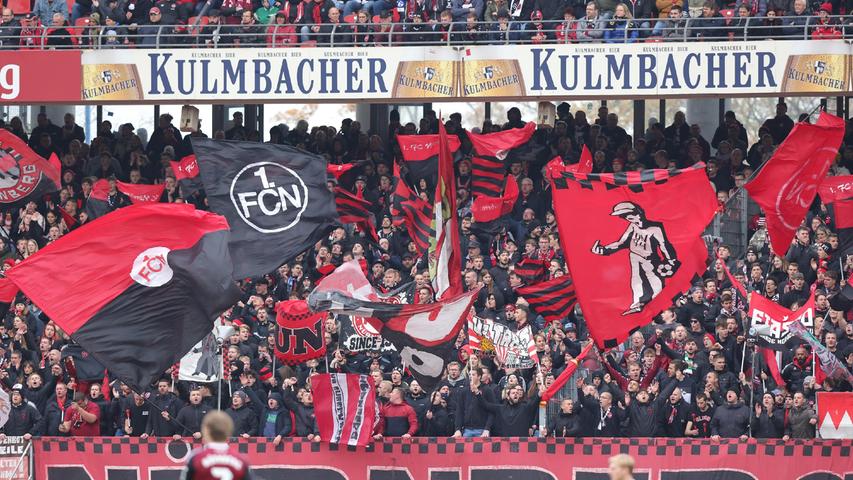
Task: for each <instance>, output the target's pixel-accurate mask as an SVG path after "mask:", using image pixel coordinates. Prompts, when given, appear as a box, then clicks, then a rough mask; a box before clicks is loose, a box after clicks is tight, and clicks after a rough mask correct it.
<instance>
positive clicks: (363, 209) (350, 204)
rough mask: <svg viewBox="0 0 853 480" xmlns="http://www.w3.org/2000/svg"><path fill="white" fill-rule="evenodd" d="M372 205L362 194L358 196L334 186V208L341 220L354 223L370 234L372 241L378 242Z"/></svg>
mask: <svg viewBox="0 0 853 480" xmlns="http://www.w3.org/2000/svg"><path fill="white" fill-rule="evenodd" d="M359 193H361V192H359ZM372 206H373V205H372V204H371V203H370V202H369V201H367V200H365V199H364V197H363V195H362V196H359V195H356V194H353V193H351V192H350V191H348V190H347V189H345V188H341V187H335V208H337V210H338V216H340V218H341V222H342V223H353V224H355V225H356V226H357V227H358V228H359V229H360V230H361V231H363V232H365V233H367V234H368V235H370V238H372V239H373V241H374V242H378V241H379V236H378V235H377V234H376V221H375V220H374V218H373V212H371V211H370V207H372Z"/></svg>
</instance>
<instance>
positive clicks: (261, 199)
mask: <svg viewBox="0 0 853 480" xmlns="http://www.w3.org/2000/svg"><path fill="white" fill-rule="evenodd" d="M231 202H232V203H233V204H234V208H235V209H237V213H238V214H239V215H240V218H242V219H243V221H244V222H246V224H247V225H249V226H250V227H252V228H253V229H255V230H257V231H258V232H261V233H279V232H283V231H285V230H288V229H290V228H291V227H293V226H294V225H296V224H297V223H299V219H300V218H301V217H302V213H303V212H305V208H306V207H308V187H307V186H306V185H305V182H303V181H302V178H301V177H299V175H297V174H296V172H294V171H293V170H291V169H289V168H287V167H285V166H283V165H279V164H277V163H274V162H256V163H252V164H250V165H247V166H245V167H243V169H242V170H240V171H239V172H238V173H237V175H235V176H234V180H232V181H231Z"/></svg>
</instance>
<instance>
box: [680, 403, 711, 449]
mask: <svg viewBox="0 0 853 480" xmlns="http://www.w3.org/2000/svg"><path fill="white" fill-rule="evenodd" d="M713 416H714V407H712V406H711V403H710V402H709V401H708V397H707V396H706V395H705V394H704V393H699V394H697V395H696V405H694V406H693V408H692V410H691V411H690V413H688V414H687V427H685V429H684V434H685V435H687V436H688V437H698V438H708V437H710V436H711V418H713Z"/></svg>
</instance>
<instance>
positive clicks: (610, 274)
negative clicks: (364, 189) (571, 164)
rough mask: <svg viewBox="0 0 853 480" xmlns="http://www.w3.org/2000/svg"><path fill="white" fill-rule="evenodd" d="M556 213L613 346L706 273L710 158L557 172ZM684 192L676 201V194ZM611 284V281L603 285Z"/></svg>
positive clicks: (587, 304)
mask: <svg viewBox="0 0 853 480" xmlns="http://www.w3.org/2000/svg"><path fill="white" fill-rule="evenodd" d="M551 183H552V187H553V196H554V197H553V199H554V201H553V203H554V213H555V214H556V217H557V225H558V226H559V228H560V231H566V232H569V231H570V232H572V234H571V235H561V236H560V241H561V243H562V246H563V251H564V252H565V257H566V260H567V263H568V267H569V272H570V274H571V278H572V281H573V282H574V284H575V292H576V295H577V298H578V301H579V302H580V305H581V308H582V309H583V313H584V318H585V319H586V321H587V325H588V326H589V331H590V334H591V335H592V337H593V338H594V339H595V343H596V345H598V346H599V347H600V348H613V347H615V346H616V345H618V344H619V343H620V342H622V341H624V340H625V339H626V338H628V336H629V335H630V334H631V333H632V332H633V331H635V330H637V329H638V328H640V327H642V326H644V325H646V324H648V323H649V322H651V321H652V319H653V318H654V317H655V316H656V315H657V314H659V313H660V312H661V311H663V310H664V309H666V308H669V307H671V306H672V304H673V301H674V300H675V299H676V298H678V297H679V296H680V294H681V292H683V291H685V290H687V289H688V288H690V286H691V285H692V284H693V282H695V281H697V280H700V279H701V276H702V274H703V273H704V272H705V270H706V265H707V260H708V249H707V248H706V246H705V242H704V241H703V240H702V232H703V230H704V229H705V227H706V226H707V225H708V223H709V222H710V221H711V219H712V218H713V216H714V213H715V212H716V209H717V200H716V195H715V194H714V190H713V189H712V188H711V184H710V182H708V178H707V176H706V175H705V171H704V165H703V164H701V163H700V164H697V165H695V166H693V167H690V168H687V169H683V170H645V171H642V172H624V173H615V174H603V173H602V174H594V173H589V174H583V173H575V172H571V171H565V172H562V173H560V174H559V175H558V176H557V177H552V178H551ZM673 199H677V201H673ZM602 286H606V288H602Z"/></svg>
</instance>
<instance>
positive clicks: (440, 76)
mask: <svg viewBox="0 0 853 480" xmlns="http://www.w3.org/2000/svg"><path fill="white" fill-rule="evenodd" d="M458 63H459V62H456V61H453V60H437V61H429V60H423V61H412V62H400V66H399V67H397V75H396V76H395V77H394V78H395V79H396V81H395V82H394V88H393V90H392V92H391V96H392V97H394V98H428V97H455V96H457V94H458V88H457V85H456V69H457V64H458Z"/></svg>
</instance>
